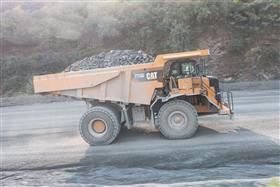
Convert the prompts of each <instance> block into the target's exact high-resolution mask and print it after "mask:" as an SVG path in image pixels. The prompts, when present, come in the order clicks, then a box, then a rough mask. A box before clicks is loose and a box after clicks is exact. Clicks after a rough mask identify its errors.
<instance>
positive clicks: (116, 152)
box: [0, 90, 280, 186]
mask: <svg viewBox="0 0 280 187" xmlns="http://www.w3.org/2000/svg"><path fill="white" fill-rule="evenodd" d="M233 94H234V101H235V116H234V119H233V120H230V119H229V118H228V117H227V116H218V115H211V116H204V117H199V125H200V127H199V130H198V132H197V134H196V135H195V136H194V137H193V138H191V139H186V140H166V139H165V138H164V137H162V135H161V134H160V133H159V132H157V131H156V130H155V129H154V128H153V127H152V126H150V125H149V124H138V125H137V126H136V127H134V128H133V129H132V130H129V131H128V130H123V131H122V132H121V134H120V135H119V136H118V138H117V139H116V141H115V142H114V143H113V144H111V145H108V146H96V147H90V146H88V145H87V144H86V143H85V142H84V141H83V140H82V138H81V137H80V135H79V132H78V121H79V118H80V116H81V115H82V113H83V112H85V111H86V105H85V104H84V103H83V102H80V101H70V102H53V103H43V104H42V103H41V104H33V105H24V106H8V107H1V178H0V181H1V185H3V186H42V185H43V186H78V185H80V186H104V185H105V186H106V185H129V186H266V185H267V184H269V183H275V182H276V183H277V182H279V176H280V168H279V167H280V147H279V142H280V140H279V136H280V135H279V117H280V116H279V115H280V111H279V107H280V106H279V99H280V91H279V90H260V91H235V92H234V93H233Z"/></svg>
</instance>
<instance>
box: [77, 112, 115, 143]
mask: <svg viewBox="0 0 280 187" xmlns="http://www.w3.org/2000/svg"><path fill="white" fill-rule="evenodd" d="M120 127H121V125H120V121H119V118H118V116H117V114H116V112H115V111H113V110H112V109H110V108H109V107H104V106H95V107H92V108H91V109H90V110H88V111H87V112H86V113H85V114H84V115H83V116H82V117H81V120H80V134H81V136H82V138H83V139H84V140H85V141H86V142H87V143H88V144H90V145H107V144H110V143H112V142H113V141H114V140H115V139H116V137H117V136H118V134H119V132H120Z"/></svg>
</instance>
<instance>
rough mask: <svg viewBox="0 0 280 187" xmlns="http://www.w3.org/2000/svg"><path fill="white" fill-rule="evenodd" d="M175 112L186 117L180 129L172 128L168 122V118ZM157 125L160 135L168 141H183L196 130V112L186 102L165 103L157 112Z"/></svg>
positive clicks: (173, 101)
mask: <svg viewBox="0 0 280 187" xmlns="http://www.w3.org/2000/svg"><path fill="white" fill-rule="evenodd" d="M175 111H179V112H182V113H183V114H184V115H186V117H187V123H185V124H184V125H183V126H182V127H180V129H176V128H174V127H172V126H171V125H170V124H169V122H168V116H169V115H170V114H171V113H172V112H175ZM157 125H158V127H159V130H160V132H161V134H162V135H163V136H164V137H166V138H168V139H185V138H190V137H192V136H193V135H194V134H195V132H196V131H197V128H198V122H197V112H196V110H195V108H194V107H193V106H192V105H191V104H190V103H188V102H186V101H183V100H172V101H169V102H167V103H165V104H164V105H163V106H162V107H161V108H160V110H159V114H158V118H157Z"/></svg>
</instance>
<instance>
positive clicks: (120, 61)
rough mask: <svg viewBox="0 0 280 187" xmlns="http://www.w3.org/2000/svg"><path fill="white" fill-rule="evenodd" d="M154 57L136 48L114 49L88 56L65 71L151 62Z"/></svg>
mask: <svg viewBox="0 0 280 187" xmlns="http://www.w3.org/2000/svg"><path fill="white" fill-rule="evenodd" d="M153 61H154V57H153V56H152V55H149V54H147V53H145V52H143V51H134V50H112V51H110V52H107V53H104V52H103V53H100V54H98V55H93V56H90V57H86V58H84V59H83V60H80V61H77V62H75V63H73V64H71V65H70V66H68V67H67V68H66V69H65V70H64V71H65V72H69V71H80V70H90V69H96V68H105V67H112V66H123V65H130V64H142V63H150V62H153Z"/></svg>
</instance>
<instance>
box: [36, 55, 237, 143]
mask: <svg viewBox="0 0 280 187" xmlns="http://www.w3.org/2000/svg"><path fill="white" fill-rule="evenodd" d="M208 55H209V50H197V51H191V52H181V53H170V54H161V55H158V56H156V58H155V60H154V62H152V63H145V64H134V65H126V66H118V67H108V68H100V69H93V70H84V71H78V72H62V73H57V74H48V75H40V76H34V78H33V82H34V90H35V92H36V93H42V94H43V93H51V94H53V95H62V96H69V97H73V98H78V99H81V100H84V101H85V102H86V104H87V105H88V110H87V111H86V112H85V113H84V114H83V115H82V117H81V119H80V124H79V126H80V133H81V136H82V138H83V139H84V140H85V141H86V142H87V143H88V144H90V145H104V144H110V143H112V142H113V141H114V140H115V139H116V137H117V136H118V134H119V132H120V130H121V127H122V126H125V127H127V128H128V129H130V128H131V127H133V125H134V124H135V123H137V122H143V121H146V122H147V121H148V122H150V123H151V124H153V125H154V126H155V127H156V128H158V129H159V131H160V132H161V133H162V135H163V136H165V137H166V138H168V139H185V138H190V137H192V136H193V135H194V134H195V132H196V131H197V128H198V122H197V120H198V119H197V118H198V116H199V115H206V114H223V115H229V116H231V115H233V98H232V94H231V92H225V93H223V92H221V91H220V88H219V81H218V80H217V78H215V77H212V76H206V75H205V74H204V69H205V68H204V67H205V57H206V56H208ZM223 95H225V97H223Z"/></svg>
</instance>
